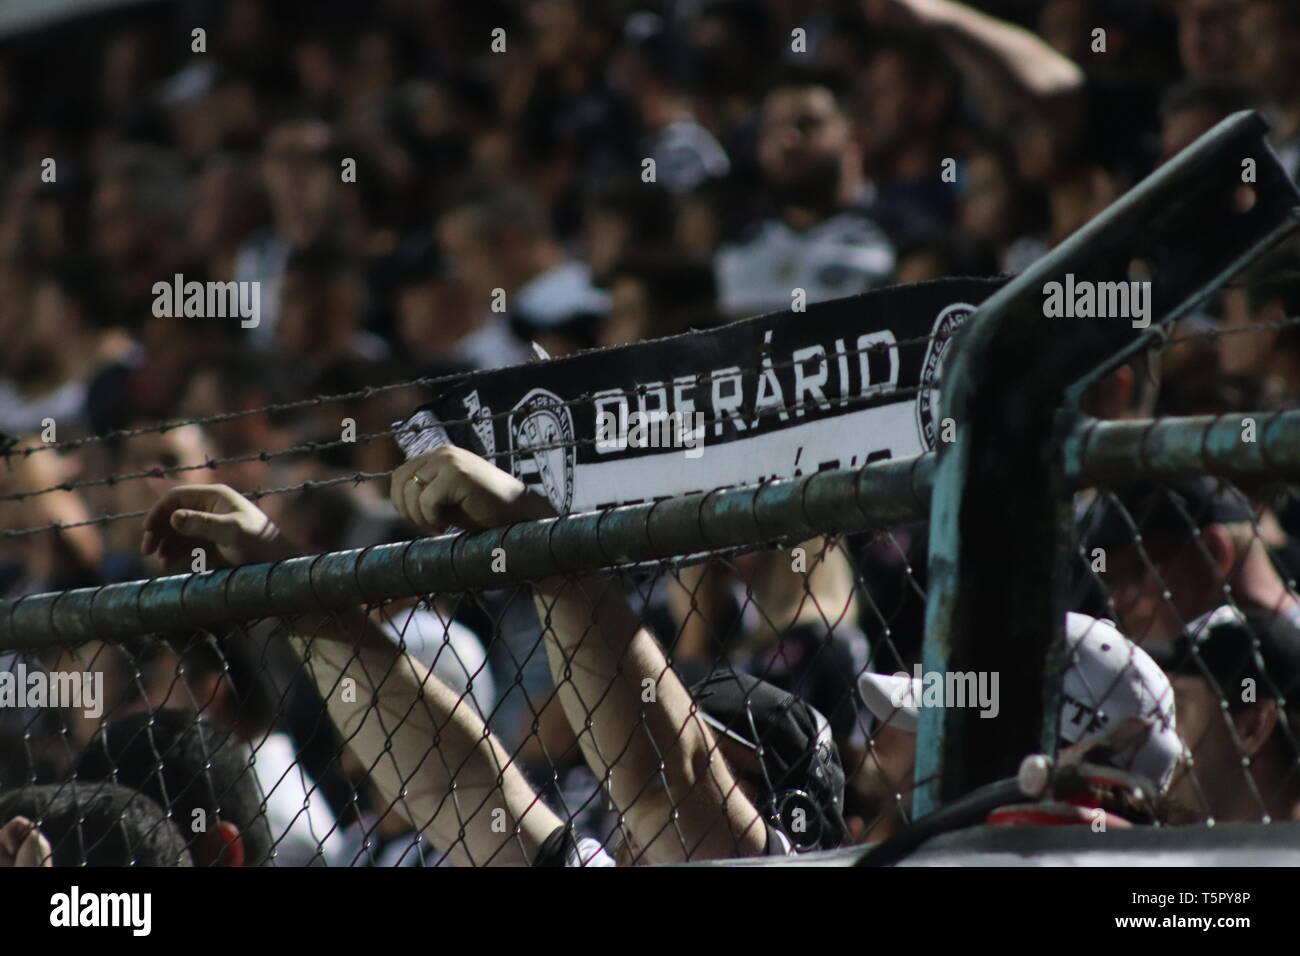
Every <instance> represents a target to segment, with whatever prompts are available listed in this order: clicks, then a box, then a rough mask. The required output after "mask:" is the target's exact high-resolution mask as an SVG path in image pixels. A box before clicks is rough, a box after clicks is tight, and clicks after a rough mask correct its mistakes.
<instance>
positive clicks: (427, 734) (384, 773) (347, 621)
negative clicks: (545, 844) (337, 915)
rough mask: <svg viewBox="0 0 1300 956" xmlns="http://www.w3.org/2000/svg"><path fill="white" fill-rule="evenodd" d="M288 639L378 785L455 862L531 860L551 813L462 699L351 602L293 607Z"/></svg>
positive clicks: (549, 827)
mask: <svg viewBox="0 0 1300 956" xmlns="http://www.w3.org/2000/svg"><path fill="white" fill-rule="evenodd" d="M290 643H291V644H292V645H293V647H294V648H295V649H296V650H297V651H298V653H299V655H300V656H301V657H302V658H303V661H304V663H305V665H306V667H307V670H308V671H309V673H310V674H311V675H312V678H313V679H314V680H315V681H316V686H317V688H318V689H319V691H320V693H321V696H322V697H323V698H324V700H325V701H326V704H327V706H328V708H329V714H330V718H331V719H332V720H333V721H334V723H335V725H336V726H337V727H338V729H339V732H340V733H341V734H342V735H343V738H344V740H345V741H346V742H347V744H348V745H349V746H350V747H351V748H352V749H353V751H354V752H355V753H356V754H357V756H358V757H359V758H360V759H361V761H362V762H363V764H364V765H365V766H366V767H367V769H368V771H369V774H370V778H371V780H372V781H373V782H374V784H375V786H376V787H377V789H378V790H379V792H380V794H381V795H382V796H383V797H384V799H385V800H386V801H389V802H391V803H392V804H393V805H394V808H395V809H396V810H397V811H398V812H399V813H401V815H402V816H403V817H404V818H405V819H406V820H408V822H410V824H411V825H412V826H413V827H415V828H416V829H417V830H421V831H422V832H423V833H424V834H425V835H426V836H427V837H428V839H429V840H430V842H431V843H433V845H434V846H435V847H437V848H439V849H440V850H445V851H447V852H448V853H449V854H450V856H451V858H452V860H453V862H454V863H456V864H457V865H474V866H483V865H490V866H508V865H528V864H530V863H531V862H532V860H533V859H534V858H535V857H536V855H537V850H538V848H539V847H540V846H541V843H542V841H543V840H545V839H546V837H547V836H548V835H549V834H550V833H551V831H553V830H554V829H555V828H556V827H558V826H559V825H560V821H559V819H558V818H557V817H556V816H555V815H554V814H553V813H552V812H551V811H550V809H549V808H547V807H546V805H545V804H543V803H542V802H541V801H540V799H538V797H537V795H536V794H535V793H534V792H533V790H532V788H531V787H529V785H528V783H527V781H525V780H524V779H523V776H522V774H521V773H520V772H519V770H518V768H517V767H515V766H514V765H513V764H512V763H511V762H510V759H509V755H508V754H506V753H505V751H504V749H503V748H502V747H501V745H500V743H499V742H498V741H497V740H496V738H495V737H493V736H491V735H490V733H489V732H488V730H487V728H486V727H485V726H484V724H483V722H482V720H481V719H480V718H479V716H478V714H477V713H476V712H475V711H474V708H473V707H472V705H471V704H470V703H469V701H467V700H463V699H461V698H460V697H459V696H458V695H457V694H456V693H455V692H454V691H452V690H451V689H449V688H448V687H447V686H446V685H444V684H443V683H442V682H441V681H439V680H438V679H437V678H436V677H434V676H433V675H432V674H430V673H429V672H428V671H427V670H426V669H425V668H424V667H423V666H421V665H420V664H418V663H417V662H416V661H414V660H413V659H412V658H411V657H410V656H409V655H407V654H404V653H402V652H401V651H400V650H399V649H398V648H397V647H396V646H394V645H393V643H392V642H391V641H389V640H388V638H387V637H386V636H385V635H384V634H383V633H382V632H381V631H380V630H379V628H377V627H376V626H375V625H374V623H373V622H372V621H370V620H369V619H368V618H367V617H366V616H365V615H364V614H362V613H360V612H349V613H347V614H343V615H338V616H332V615H323V614H322V615H305V616H303V617H300V618H298V619H296V620H295V621H294V622H293V626H292V629H291V636H290ZM462 830H463V832H464V837H463V838H462V837H461V832H462ZM516 831H517V832H516Z"/></svg>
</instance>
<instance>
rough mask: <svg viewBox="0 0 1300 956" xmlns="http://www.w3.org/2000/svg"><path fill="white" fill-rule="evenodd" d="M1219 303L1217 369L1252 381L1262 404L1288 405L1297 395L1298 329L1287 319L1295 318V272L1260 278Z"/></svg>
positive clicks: (1299, 299)
mask: <svg viewBox="0 0 1300 956" xmlns="http://www.w3.org/2000/svg"><path fill="white" fill-rule="evenodd" d="M1225 304H1226V308H1225V310H1224V315H1223V330H1224V331H1225V332H1226V333H1228V334H1225V335H1223V336H1221V337H1219V339H1218V340H1217V343H1216V344H1217V345H1218V352H1219V368H1220V369H1221V370H1222V371H1223V372H1226V373H1227V374H1229V375H1245V376H1248V377H1250V378H1252V379H1255V380H1256V381H1258V382H1259V384H1260V390H1261V393H1262V394H1261V398H1263V400H1264V401H1265V402H1268V401H1270V399H1271V400H1272V402H1273V403H1275V404H1277V405H1279V406H1282V405H1287V406H1289V405H1290V404H1292V403H1294V401H1295V399H1296V397H1297V396H1300V334H1297V332H1298V331H1300V328H1298V327H1297V326H1296V325H1295V324H1294V322H1293V321H1292V320H1294V319H1296V318H1297V317H1300V272H1297V271H1292V270H1284V271H1277V272H1273V273H1271V274H1268V275H1264V276H1262V277H1261V278H1259V279H1257V280H1256V281H1254V282H1252V283H1250V285H1249V286H1248V287H1247V288H1246V290H1245V294H1244V295H1236V296H1231V297H1226V298H1225ZM1288 323H1291V324H1288Z"/></svg>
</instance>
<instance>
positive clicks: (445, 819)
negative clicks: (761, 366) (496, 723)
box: [143, 446, 847, 865]
mask: <svg viewBox="0 0 1300 956" xmlns="http://www.w3.org/2000/svg"><path fill="white" fill-rule="evenodd" d="M415 469H422V470H424V476H423V477H421V475H420V474H417V473H416V471H415ZM438 474H441V475H443V480H442V482H441V483H440V484H437V485H435V484H434V482H435V481H437V477H436V476H437V475H438ZM412 475H415V477H416V478H418V479H419V484H417V483H416V482H415V481H411V480H410V478H411V476H412ZM408 483H409V484H410V486H411V491H413V492H417V491H418V489H421V488H429V489H430V492H431V493H430V494H429V495H428V496H424V495H423V493H422V492H421V493H417V494H415V495H414V497H413V498H411V499H410V500H409V501H407V500H405V499H402V502H401V504H399V506H398V510H399V512H400V513H402V514H403V515H404V516H405V517H407V518H408V519H410V520H413V521H416V522H417V523H418V524H420V525H422V526H424V527H432V528H434V529H437V528H438V527H439V526H440V525H441V523H442V522H443V521H444V520H455V521H457V522H458V523H459V524H460V525H461V526H462V527H471V528H472V527H483V526H491V525H495V524H499V523H503V522H508V521H511V520H518V519H520V518H524V517H533V516H540V515H542V514H545V513H547V512H548V511H549V510H550V506H549V504H547V503H545V502H544V501H542V500H541V499H538V498H536V497H533V496H528V495H526V493H525V489H524V486H523V485H521V484H520V483H519V482H518V481H517V480H516V479H513V478H511V477H510V476H508V475H506V474H505V473H504V472H501V471H499V470H498V469H496V468H494V467H492V466H491V465H489V464H488V463H486V462H485V461H483V460H482V459H480V458H478V457H476V456H474V455H472V454H470V453H468V452H465V451H463V450H461V449H455V448H452V447H450V446H444V447H443V448H441V449H438V450H437V451H435V452H431V453H430V454H428V455H425V456H421V457H419V458H417V459H413V460H412V462H408V463H407V465H404V466H402V467H401V468H399V469H398V470H397V471H396V472H395V474H394V494H395V495H397V496H401V495H403V494H404V493H405V491H406V485H407V484H408ZM441 489H446V490H445V491H441ZM440 493H442V494H446V495H447V496H448V497H439V496H438V495H439V494H440ZM145 528H146V531H145V542H144V546H143V547H144V550H145V551H146V552H149V553H152V552H153V551H158V552H159V553H160V554H161V555H162V556H163V558H164V559H165V560H175V559H176V557H177V556H178V555H181V554H183V553H185V549H187V548H188V547H189V546H190V545H191V544H192V543H193V542H194V541H196V540H199V541H201V540H208V541H210V542H212V543H213V544H215V545H216V547H217V550H218V551H219V552H220V554H221V556H222V558H223V559H224V560H226V561H230V562H234V563H243V562H247V561H250V560H254V559H256V558H259V557H262V558H273V557H275V556H284V555H286V554H288V553H291V550H292V549H290V548H289V546H288V545H287V544H286V543H285V542H283V541H282V540H279V538H278V532H277V531H276V530H275V529H274V526H272V525H270V523H269V521H268V520H267V518H266V516H265V515H264V514H263V513H262V512H260V511H258V510H257V509H256V508H255V507H254V506H253V505H252V504H251V503H250V502H248V501H247V500H246V499H243V498H241V497H240V496H238V495H236V494H235V493H234V492H233V491H230V490H229V489H221V488H215V489H214V488H208V489H204V488H189V489H178V490H175V491H173V492H172V493H169V494H168V495H167V496H165V497H164V498H163V499H161V500H160V501H159V503H158V505H157V506H156V507H155V509H154V510H153V511H152V512H151V513H150V515H149V516H148V517H147V518H146V521H145ZM580 587H581V586H580V585H579V584H578V583H576V582H574V583H572V584H571V585H570V586H569V587H566V586H565V585H563V584H554V585H551V586H548V587H547V588H545V589H544V590H543V591H542V592H540V593H539V595H538V601H539V603H540V604H541V605H542V607H543V608H545V612H544V613H543V614H542V617H543V619H544V620H547V621H548V622H549V626H548V629H547V631H546V635H545V636H546V643H547V645H548V656H551V659H552V671H553V674H555V676H556V679H557V681H559V682H560V691H559V692H560V695H561V700H562V702H563V705H564V707H565V711H566V713H567V714H568V716H569V718H570V722H571V724H572V725H573V726H574V728H575V731H576V730H577V729H578V728H580V727H581V728H583V729H582V731H581V734H582V736H580V738H579V739H580V742H581V744H582V747H583V752H584V754H585V755H586V757H587V759H588V762H589V763H590V765H591V766H592V769H593V771H595V772H596V774H597V776H598V778H600V779H601V780H603V781H605V782H606V783H607V785H608V786H609V787H610V789H611V795H612V797H613V800H614V802H615V804H616V805H617V806H619V808H620V809H621V810H622V811H623V814H624V818H625V819H626V820H627V833H626V835H625V844H624V851H623V853H622V854H621V856H622V858H623V859H624V860H625V861H626V862H658V861H668V860H681V859H691V858H708V857H713V856H723V857H726V856H735V855H742V856H743V855H755V854H762V853H784V852H790V851H791V850H793V849H795V848H806V847H804V846H801V843H802V842H803V841H804V840H812V841H814V845H818V846H835V845H838V844H839V843H840V842H841V841H842V840H843V839H844V838H845V837H846V836H847V832H846V830H845V828H844V823H843V819H842V816H841V806H842V799H843V771H842V770H841V769H840V766H839V761H838V759H837V757H836V756H835V753H834V747H833V745H832V742H831V739H830V729H829V726H828V725H826V724H825V722H824V718H820V716H819V715H817V714H816V712H815V711H814V710H813V709H812V708H809V707H807V705H806V704H802V702H800V701H798V699H797V698H794V697H793V696H791V695H788V694H784V693H783V692H780V691H778V690H777V689H776V688H771V687H770V685H761V686H760V684H756V683H754V682H752V681H751V682H748V683H746V682H745V681H744V680H743V679H738V678H736V677H734V676H733V675H719V676H717V677H716V678H710V679H709V680H708V681H707V682H706V684H705V685H704V686H702V687H697V689H696V693H697V695H699V696H703V697H706V698H708V697H712V696H715V695H716V697H717V699H718V701H719V704H718V708H717V710H716V711H714V710H713V709H712V708H711V707H710V705H709V704H708V703H707V702H706V703H704V705H703V706H704V707H705V710H706V713H708V714H712V715H713V716H712V718H708V717H706V718H705V719H704V720H701V719H700V718H698V717H696V716H694V715H693V707H692V705H691V697H690V695H689V694H688V693H687V691H686V689H685V688H684V687H683V685H682V683H681V682H680V680H679V679H678V678H677V676H676V675H675V674H674V673H673V672H672V671H671V670H669V668H668V665H667V663H666V661H665V659H664V657H663V654H662V651H661V650H660V649H659V647H658V645H657V644H656V643H655V642H654V639H653V638H652V637H651V636H650V635H649V634H648V633H647V632H646V631H644V630H641V629H640V628H639V626H638V625H637V622H636V619H635V618H634V617H633V616H632V614H631V612H630V610H629V609H628V608H627V607H626V606H625V605H623V604H622V603H621V600H618V599H606V600H603V601H601V602H598V603H597V604H593V603H592V601H591V599H590V598H588V597H585V596H583V594H582V593H581V591H580V590H579V588H580ZM593 615H594V616H593ZM309 617H313V619H312V620H306V619H303V620H299V621H297V622H295V631H296V632H297V634H299V635H300V637H295V641H297V642H299V643H301V644H302V646H303V647H304V649H305V646H306V641H307V640H309V639H310V640H311V641H312V648H313V649H312V653H311V655H310V659H309V662H308V666H309V669H310V670H312V672H313V674H314V676H315V678H316V680H317V683H318V686H320V687H321V689H322V691H323V692H325V696H326V700H327V703H328V704H329V706H330V712H331V715H332V716H333V717H334V719H335V721H336V723H337V724H338V726H339V729H340V731H341V732H342V733H343V734H344V735H345V737H346V738H347V739H348V740H349V741H350V743H351V744H352V746H353V747H355V748H356V749H357V750H358V753H359V755H363V757H362V759H363V760H372V761H373V767H372V771H371V773H372V779H374V780H375V783H376V785H377V786H378V787H379V788H380V790H381V792H383V793H384V795H385V796H386V797H388V798H389V799H390V800H396V799H397V797H398V795H399V794H402V795H403V796H402V799H401V801H400V805H401V806H402V807H403V812H405V813H406V814H408V817H409V819H411V820H412V822H413V823H415V825H417V826H419V827H421V828H423V830H424V833H425V834H426V836H428V837H429V839H430V842H432V843H433V844H434V845H435V846H437V847H438V848H439V849H441V850H443V851H444V852H445V853H447V854H449V855H450V856H451V857H452V858H453V860H455V861H456V862H460V863H479V864H482V863H485V862H486V863H511V862H514V863H521V862H522V863H531V862H534V861H536V860H537V859H538V858H539V855H540V856H541V857H543V858H546V859H548V860H549V859H551V858H555V860H556V862H557V864H558V863H560V862H567V863H568V864H569V865H575V864H579V863H581V864H583V865H587V864H590V863H592V862H593V861H595V862H596V864H597V865H600V864H601V863H602V862H603V864H604V865H608V864H609V863H611V862H612V861H611V860H609V859H608V857H606V856H604V855H603V851H601V850H600V848H599V845H598V844H595V843H594V842H590V841H589V842H586V843H583V842H581V841H577V840H576V839H575V838H573V836H572V835H571V834H569V835H566V834H567V831H566V829H565V828H564V827H563V826H561V825H560V822H559V820H558V819H557V818H556V817H555V816H554V814H552V813H551V812H550V811H549V810H547V809H545V808H544V807H542V806H538V805H537V798H536V796H535V794H533V792H532V791H531V789H530V788H529V787H528V785H527V783H526V782H525V781H524V780H523V778H522V776H520V774H519V772H518V769H517V768H516V767H514V766H513V765H512V764H510V763H509V762H508V761H506V760H505V759H504V757H505V755H504V752H503V751H502V750H501V748H500V745H499V744H498V743H497V742H496V741H495V738H493V737H491V736H490V735H489V734H488V733H487V732H486V730H485V729H484V728H483V726H482V724H481V722H480V721H479V720H478V718H477V715H475V714H473V713H472V712H471V710H470V708H466V707H458V706H457V703H458V701H459V698H458V697H457V696H456V695H455V694H454V692H452V691H451V690H449V689H448V688H447V687H445V686H444V685H443V684H442V683H441V682H440V681H438V680H437V679H436V678H433V677H432V676H431V675H429V674H428V672H427V671H425V670H424V669H423V668H421V667H419V666H418V665H416V664H414V663H413V662H412V661H411V659H410V658H408V657H407V656H406V655H403V654H401V653H400V651H398V649H397V648H396V647H395V646H394V645H393V644H392V642H391V641H389V640H388V639H387V638H385V637H384V636H383V635H382V634H379V633H377V631H376V629H375V628H374V627H373V625H371V624H370V623H369V622H368V621H367V619H366V618H365V617H364V616H362V615H359V614H353V615H346V616H324V615H322V616H319V618H318V619H316V618H315V616H309ZM593 621H594V622H595V624H596V626H597V627H598V628H599V632H598V633H600V634H601V635H602V636H603V640H602V641H599V642H596V641H589V640H585V639H584V636H585V635H588V634H590V628H591V624H592V622H593ZM323 637H324V638H326V643H327V644H331V645H332V642H333V641H341V642H344V644H343V646H340V647H338V648H336V649H335V651H337V653H336V652H335V651H330V650H327V649H325V648H323V647H322V646H321V644H320V639H321V638H323ZM357 641H359V642H360V643H359V644H355V642H357ZM575 654H578V655H579V656H578V658H577V662H578V664H577V666H574V667H572V673H573V677H572V678H571V679H569V678H566V679H564V680H561V678H560V674H561V673H563V672H565V669H566V668H568V667H570V666H571V664H564V663H563V662H564V661H566V660H569V661H572V660H573V659H574V657H573V656H574V655H575ZM629 654H630V657H628V656H627V655H629ZM625 657H626V659H630V660H633V661H637V662H638V665H637V668H636V672H635V673H633V674H631V675H630V676H628V677H626V678H625V681H615V682H614V683H613V684H611V683H610V681H609V675H610V674H612V673H618V672H619V670H620V669H619V667H618V665H617V662H619V661H622V660H624V659H625ZM375 668H380V670H378V671H375ZM375 673H382V674H384V675H385V679H384V682H383V688H382V692H381V695H380V697H379V698H378V700H377V701H376V700H372V699H371V695H373V694H374V693H375V689H374V686H373V677H368V676H367V675H368V674H370V675H372V674H375ZM345 675H347V676H352V675H356V678H354V679H357V684H358V696H357V700H355V701H353V700H348V699H343V700H339V699H338V698H339V697H340V695H339V694H337V693H334V692H333V690H334V689H335V688H336V687H337V682H338V681H339V680H340V679H341V678H342V677H343V676H345ZM642 678H645V679H647V680H649V681H651V682H652V683H654V684H656V687H657V694H656V702H657V703H658V705H659V706H657V707H654V708H650V709H648V710H647V709H645V708H643V706H642V702H641V694H642V690H643V684H642ZM597 685H599V686H597ZM733 685H734V686H733ZM362 688H364V692H363V690H362ZM764 688H766V689H764ZM363 698H364V700H363ZM421 700H423V701H424V702H425V703H424V705H423V706H419V705H418V702H419V701H421ZM587 701H591V702H593V703H590V704H588V703H587ZM596 701H599V703H594V702H596ZM796 710H798V712H799V713H798V714H796V713H795V711H796ZM385 714H388V715H389V716H390V717H391V716H396V715H399V714H400V715H402V719H401V720H399V721H396V723H397V726H395V727H394V726H392V725H391V724H390V722H389V718H386V717H385V716H384V715H385ZM719 715H721V716H719ZM589 718H591V719H589ZM714 724H717V730H718V731H719V733H720V734H721V736H720V737H719V738H717V739H715V738H714V736H713V732H712V731H711V730H710V729H709V728H710V726H712V725H714ZM758 728H766V729H765V730H763V729H758ZM778 728H779V729H778ZM746 729H748V730H749V734H748V735H746V733H745V731H746ZM769 733H770V734H772V735H774V737H776V738H779V739H780V740H782V741H784V743H782V744H781V745H776V744H773V745H772V746H771V747H770V752H769V756H768V758H767V759H766V760H764V759H762V754H763V751H761V750H759V748H760V747H761V745H762V743H763V742H764V740H765V739H767V738H766V736H765V734H769ZM435 736H436V737H437V739H438V740H439V745H438V756H439V759H438V760H437V761H430V760H428V751H429V741H430V739H432V738H433V737H435ZM389 737H396V738H397V740H398V742H397V743H396V744H390V743H389V742H388V738H389ZM737 738H739V739H737ZM670 741H675V742H676V743H675V745H670ZM605 754H619V755H620V756H619V757H618V758H617V759H616V760H614V761H613V763H612V764H611V763H609V762H607V760H608V758H607V757H606V756H604V755H605ZM412 761H414V762H412ZM665 761H667V763H666V764H665ZM732 763H734V764H735V765H736V766H737V767H738V768H739V770H738V773H739V777H735V776H733V774H732V771H731V770H730V768H729V764H732ZM404 766H405V767H408V768H410V769H408V770H404V769H403V767H404ZM416 767H419V768H421V771H422V776H421V782H420V783H419V784H418V785H416V786H411V784H410V774H411V773H413V772H414V770H415V768H416ZM452 768H455V771H454V775H455V778H456V790H455V793H456V796H455V798H454V799H451V793H450V790H449V787H448V778H449V776H450V775H451V774H452V773H453V770H452ZM755 778H757V779H761V780H764V781H765V782H766V789H764V790H757V791H753V790H747V788H746V787H745V786H744V785H743V784H744V781H745V780H746V779H749V780H751V781H752V780H753V779H755ZM790 790H799V791H803V792H804V793H805V794H812V795H813V799H812V801H809V800H808V798H807V797H799V798H798V799H796V798H795V797H794V796H789V797H787V795H786V794H787V791H790ZM751 795H752V797H753V799H754V800H756V801H757V803H758V805H759V806H761V807H763V811H762V812H761V813H760V812H759V810H758V809H756V806H755V803H753V802H751V799H750V797H751ZM800 800H802V801H803V802H802V803H801V804H800V803H799V801H800ZM796 805H798V806H802V809H803V812H802V813H800V814H793V812H791V813H790V815H789V816H787V815H786V812H787V811H793V810H794V809H795V808H796ZM491 808H498V809H504V810H505V819H504V821H499V820H498V821H494V820H493V817H494V816H496V815H495V814H491V813H490V812H488V811H489V810H490V809H491ZM795 819H798V820H799V821H801V822H800V823H799V824H798V825H796V824H794V822H793V821H794V820H795ZM670 821H672V825H671V826H670V825H669V824H670ZM809 821H811V822H809ZM501 822H504V824H505V833H506V834H507V836H506V838H505V839H502V837H501V832H502V831H501V829H500V823H501ZM494 823H495V824H496V825H494ZM805 826H807V827H808V828H809V829H808V831H807V832H804V827H805Z"/></svg>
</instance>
